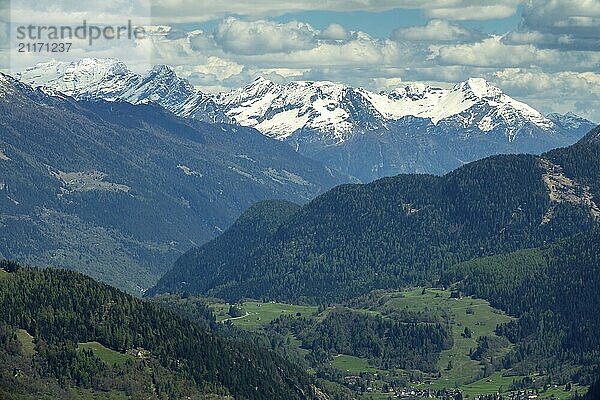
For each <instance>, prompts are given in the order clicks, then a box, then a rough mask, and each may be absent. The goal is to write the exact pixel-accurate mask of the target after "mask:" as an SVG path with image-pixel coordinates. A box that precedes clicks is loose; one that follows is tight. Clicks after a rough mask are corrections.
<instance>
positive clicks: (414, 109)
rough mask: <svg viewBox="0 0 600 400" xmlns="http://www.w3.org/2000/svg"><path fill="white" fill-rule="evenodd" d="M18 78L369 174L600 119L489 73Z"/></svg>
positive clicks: (531, 143) (116, 70) (456, 158)
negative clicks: (446, 82)
mask: <svg viewBox="0 0 600 400" xmlns="http://www.w3.org/2000/svg"><path fill="white" fill-rule="evenodd" d="M17 77H18V79H20V80H22V81H23V82H25V83H28V84H31V85H33V86H44V87H49V88H52V89H54V90H57V91H60V92H62V93H65V94H67V95H69V96H73V97H75V98H78V99H105V100H111V101H114V100H123V101H128V102H131V103H144V102H156V103H158V104H160V105H161V106H163V107H165V108H167V109H168V110H170V111H172V112H174V113H175V114H177V115H179V116H182V117H186V118H195V119H199V120H202V121H207V122H229V123H234V124H237V125H242V126H249V127H254V128H256V129H257V130H259V131H260V132H261V133H263V134H264V135H266V136H268V137H271V138H275V139H278V140H280V141H283V142H286V143H288V144H289V145H291V146H292V147H293V148H294V149H295V150H296V151H297V152H299V153H301V154H303V155H306V156H308V157H310V158H313V159H316V160H319V161H321V162H323V163H325V164H326V165H327V166H328V167H329V168H332V169H337V170H338V171H340V172H343V173H345V174H348V175H350V176H353V177H355V178H357V179H359V180H361V181H363V182H368V181H371V180H373V179H377V178H380V177H384V176H391V175H396V174H398V173H432V174H444V173H446V172H449V171H451V170H453V169H455V168H457V167H459V166H461V165H463V164H465V163H467V162H470V161H474V160H477V159H481V158H484V157H486V156H490V155H494V154H501V153H522V152H527V153H534V154H540V153H543V152H545V151H548V150H550V149H552V148H556V147H561V146H567V145H571V144H573V143H575V142H576V141H577V140H579V139H580V138H581V137H582V136H583V135H584V134H585V133H586V132H587V131H589V130H590V129H591V128H593V126H594V124H592V123H591V122H590V121H587V120H585V119H584V118H581V117H578V116H576V115H573V114H565V115H561V114H556V113H554V114H549V115H546V116H544V115H542V114H541V113H540V112H538V111H537V110H535V109H533V108H532V107H530V106H528V105H527V104H525V103H522V102H519V101H517V100H515V99H513V98H511V97H509V96H508V95H506V94H505V93H503V92H502V91H501V90H500V89H499V88H497V87H495V86H493V85H492V84H490V83H489V82H487V81H485V80H484V79H481V78H471V79H468V80H467V81H465V82H461V83H458V84H456V85H455V86H453V87H451V88H440V87H435V86H429V85H426V84H423V83H407V84H406V85H405V86H402V87H399V88H397V89H394V90H392V91H389V92H373V91H369V90H366V89H362V88H353V87H349V86H346V85H342V84H338V83H333V82H328V81H297V82H291V83H287V84H277V83H275V82H272V81H269V80H267V79H264V78H261V77H259V78H257V79H256V80H255V81H253V82H252V83H250V84H249V85H247V86H245V87H243V88H240V89H236V90H232V91H230V92H224V93H217V94H207V93H203V92H202V91H201V90H197V89H195V88H194V87H193V86H192V85H191V84H190V83H189V82H188V81H187V80H185V79H183V78H181V77H178V76H177V75H176V73H175V71H174V70H173V69H172V68H170V67H168V66H164V65H159V66H156V67H154V68H152V69H151V70H150V71H148V72H147V73H145V74H137V73H134V72H132V71H130V70H129V69H128V67H127V66H126V65H125V64H123V63H122V62H119V61H117V60H113V59H83V60H80V61H78V62H71V63H66V62H48V63H43V64H38V65H36V66H34V67H31V68H28V69H26V70H25V71H23V72H22V73H20V74H19V75H18V76H17Z"/></svg>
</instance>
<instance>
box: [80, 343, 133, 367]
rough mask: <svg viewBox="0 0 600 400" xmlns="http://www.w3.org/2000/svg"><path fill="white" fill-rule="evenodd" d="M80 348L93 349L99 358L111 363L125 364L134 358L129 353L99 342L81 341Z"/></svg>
mask: <svg viewBox="0 0 600 400" xmlns="http://www.w3.org/2000/svg"><path fill="white" fill-rule="evenodd" d="M78 348H79V349H89V350H92V351H93V352H94V354H95V355H96V356H97V357H98V358H99V359H101V360H102V361H104V362H105V363H107V364H111V365H112V364H123V363H124V362H125V361H127V360H131V359H133V356H131V355H129V354H123V353H119V352H118V351H114V350H111V349H108V348H106V347H104V346H103V345H101V344H100V343H98V342H88V343H79V346H78Z"/></svg>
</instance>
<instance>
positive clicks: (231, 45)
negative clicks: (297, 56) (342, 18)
mask: <svg viewBox="0 0 600 400" xmlns="http://www.w3.org/2000/svg"><path fill="white" fill-rule="evenodd" d="M316 34H317V33H316V31H315V30H314V29H313V28H312V27H311V26H310V25H308V24H306V23H302V22H297V21H292V22H288V23H287V24H280V23H276V22H272V21H265V20H259V21H252V22H247V21H241V20H239V19H236V18H233V17H229V18H227V19H225V20H224V21H223V22H221V24H219V26H218V27H217V29H216V30H215V41H216V42H217V43H218V44H219V45H220V46H221V47H222V48H223V50H225V51H227V52H230V53H236V54H243V55H253V54H268V53H279V52H291V51H295V50H305V49H310V48H312V47H314V45H315V37H316Z"/></svg>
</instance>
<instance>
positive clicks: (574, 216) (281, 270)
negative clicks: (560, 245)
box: [153, 141, 600, 303]
mask: <svg viewBox="0 0 600 400" xmlns="http://www.w3.org/2000/svg"><path fill="white" fill-rule="evenodd" d="M598 171H600V151H599V148H598V146H597V145H596V144H591V143H588V142H586V141H582V142H581V143H578V144H576V145H574V146H572V147H570V148H565V149H560V150H556V151H553V152H550V153H547V154H544V155H542V156H531V155H513V156H496V157H491V158H488V159H484V160H481V161H477V162H474V163H471V164H468V165H466V166H464V167H462V168H459V169H457V170H456V171H454V172H452V173H449V174H447V175H445V176H443V177H436V176H431V175H399V176H397V177H393V178H385V179H382V180H379V181H376V182H374V183H371V184H369V185H344V186H340V187H337V188H334V189H332V190H330V191H329V192H327V193H325V194H324V195H322V196H320V197H318V198H316V199H315V200H313V201H312V202H310V203H309V204H307V205H306V206H304V207H302V208H301V209H300V210H298V211H297V212H295V213H294V214H293V215H291V216H290V217H289V218H288V219H287V220H285V221H284V222H283V223H282V224H281V225H280V226H279V227H278V228H277V229H276V230H275V231H274V232H273V233H272V234H271V235H270V237H269V238H268V240H265V241H264V244H258V245H257V246H254V247H253V248H250V249H248V250H247V251H245V252H244V254H238V253H235V252H234V253H232V254H222V255H213V254H211V248H214V247H215V246H216V245H215V244H214V243H213V244H212V245H211V247H205V248H201V249H200V250H193V251H192V252H191V253H189V254H188V255H186V256H184V257H181V258H180V259H179V260H178V261H177V262H176V263H175V265H174V267H173V269H172V270H171V271H170V272H168V273H167V274H166V275H165V276H164V277H163V278H162V279H161V280H160V281H159V283H158V284H157V286H156V288H154V289H153V292H165V291H170V292H181V291H183V290H185V291H189V292H192V293H193V292H196V293H203V294H210V295H215V296H220V297H224V298H226V299H238V298H241V297H251V298H264V297H271V298H276V299H283V300H294V301H308V302H313V303H314V302H330V301H340V300H345V299H349V298H352V297H354V296H357V295H360V294H364V293H366V292H368V291H370V290H372V289H375V288H392V287H394V288H397V287H400V286H403V285H409V284H424V283H428V282H429V283H431V282H434V281H436V280H437V279H438V278H439V274H440V272H441V271H443V270H445V269H446V268H447V267H448V266H450V265H452V264H455V263H457V262H460V261H464V260H468V259H472V258H476V257H481V256H486V255H493V254H498V253H505V252H509V251H514V250H518V249H523V248H528V247H535V246H539V245H542V244H544V243H547V242H552V241H555V240H558V239H560V238H563V237H568V236H571V235H573V234H576V233H579V232H582V231H586V230H588V229H590V228H592V227H594V226H597V224H598V220H599V219H600V208H599V207H598V204H599V203H600V201H599V200H598V199H599V196H600V186H599V182H600V176H599V174H598ZM250 229H252V228H251V227H250ZM236 236H237V235H235V234H232V235H229V234H228V235H222V236H221V237H219V238H217V239H215V241H214V242H217V243H218V242H219V241H220V240H223V242H224V243H221V244H220V245H219V246H222V247H227V245H228V244H229V246H233V245H234V244H235V243H236V242H237V240H236ZM194 254H195V255H196V256H194ZM217 271H218V273H217Z"/></svg>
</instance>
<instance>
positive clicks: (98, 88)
mask: <svg viewBox="0 0 600 400" xmlns="http://www.w3.org/2000/svg"><path fill="white" fill-rule="evenodd" d="M130 75H132V73H131V72H130V71H129V69H128V68H127V66H126V65H125V64H124V63H122V62H120V61H118V60H115V59H110V58H109V59H98V58H85V59H82V60H80V61H77V62H59V61H50V62H45V63H40V64H37V65H36V66H34V67H31V68H28V69H26V70H25V71H23V72H22V73H20V74H18V75H17V78H18V79H19V80H21V81H22V82H24V83H27V84H29V85H32V86H34V87H38V86H47V87H50V88H52V89H54V90H58V91H60V92H62V93H64V94H66V95H69V96H73V97H80V96H82V95H86V96H97V97H103V98H104V97H106V96H109V95H110V94H112V93H117V92H119V91H120V90H123V87H124V85H125V84H126V82H125V81H126V80H127V78H128V77H129V76H130ZM111 100H112V99H111Z"/></svg>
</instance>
